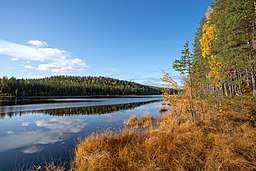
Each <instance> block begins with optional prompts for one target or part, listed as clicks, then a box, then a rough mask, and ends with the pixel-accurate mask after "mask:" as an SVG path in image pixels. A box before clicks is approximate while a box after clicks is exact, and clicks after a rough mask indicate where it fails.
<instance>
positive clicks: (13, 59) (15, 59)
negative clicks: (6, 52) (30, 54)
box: [0, 52, 19, 61]
mask: <svg viewBox="0 0 256 171" xmlns="http://www.w3.org/2000/svg"><path fill="white" fill-rule="evenodd" d="M0 53H1V52H0ZM11 60H12V61H18V60H19V58H11Z"/></svg>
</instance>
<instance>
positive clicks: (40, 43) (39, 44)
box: [27, 40, 48, 47]
mask: <svg viewBox="0 0 256 171" xmlns="http://www.w3.org/2000/svg"><path fill="white" fill-rule="evenodd" d="M27 43H28V44H31V45H34V46H37V47H45V46H48V44H47V43H46V42H43V41H40V40H29V41H28V42H27Z"/></svg>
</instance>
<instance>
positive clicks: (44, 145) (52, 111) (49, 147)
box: [0, 96, 161, 171]
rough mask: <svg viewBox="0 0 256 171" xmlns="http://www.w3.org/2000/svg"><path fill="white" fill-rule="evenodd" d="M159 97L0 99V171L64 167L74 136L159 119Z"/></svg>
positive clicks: (71, 149)
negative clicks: (143, 119) (130, 120)
mask: <svg viewBox="0 0 256 171" xmlns="http://www.w3.org/2000/svg"><path fill="white" fill-rule="evenodd" d="M159 100H161V96H144V97H140V98H135V97H133V98H72V99H71V98H65V99H61V98H56V99H25V100H17V99H0V171H8V170H13V169H15V168H21V167H23V168H24V169H26V168H29V167H30V166H31V165H32V164H35V165H38V164H41V165H43V164H44V163H45V162H51V161H55V162H61V163H65V162H66V163H68V161H69V160H70V159H71V158H72V155H73V149H74V147H75V145H76V143H77V142H78V140H79V138H84V137H85V136H87V135H89V134H90V133H92V132H98V131H103V130H105V129H108V128H110V129H111V130H118V129H120V128H122V127H123V123H124V120H126V119H128V118H129V116H131V115H133V114H136V115H138V116H139V115H143V114H145V113H150V114H151V115H152V116H159V115H160V113H159V107H160V106H161V102H160V101H159Z"/></svg>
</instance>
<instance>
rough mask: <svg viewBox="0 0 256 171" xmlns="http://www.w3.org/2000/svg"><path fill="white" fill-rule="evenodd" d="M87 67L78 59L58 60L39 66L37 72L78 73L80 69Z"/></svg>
mask: <svg viewBox="0 0 256 171" xmlns="http://www.w3.org/2000/svg"><path fill="white" fill-rule="evenodd" d="M85 67H87V65H86V64H85V62H83V61H82V60H81V59H79V58H75V59H66V60H59V61H55V62H52V63H48V64H40V65H39V66H38V67H37V70H39V71H48V70H50V71H52V72H71V71H80V70H81V69H83V68H85Z"/></svg>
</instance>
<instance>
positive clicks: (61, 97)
mask: <svg viewBox="0 0 256 171" xmlns="http://www.w3.org/2000/svg"><path fill="white" fill-rule="evenodd" d="M159 96H162V95H159V94H152V95H90V96H12V95H11V96H4V95H0V98H19V99H49V98H50V99H55V98H58V99H66V98H145V97H147V98H154V97H159Z"/></svg>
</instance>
